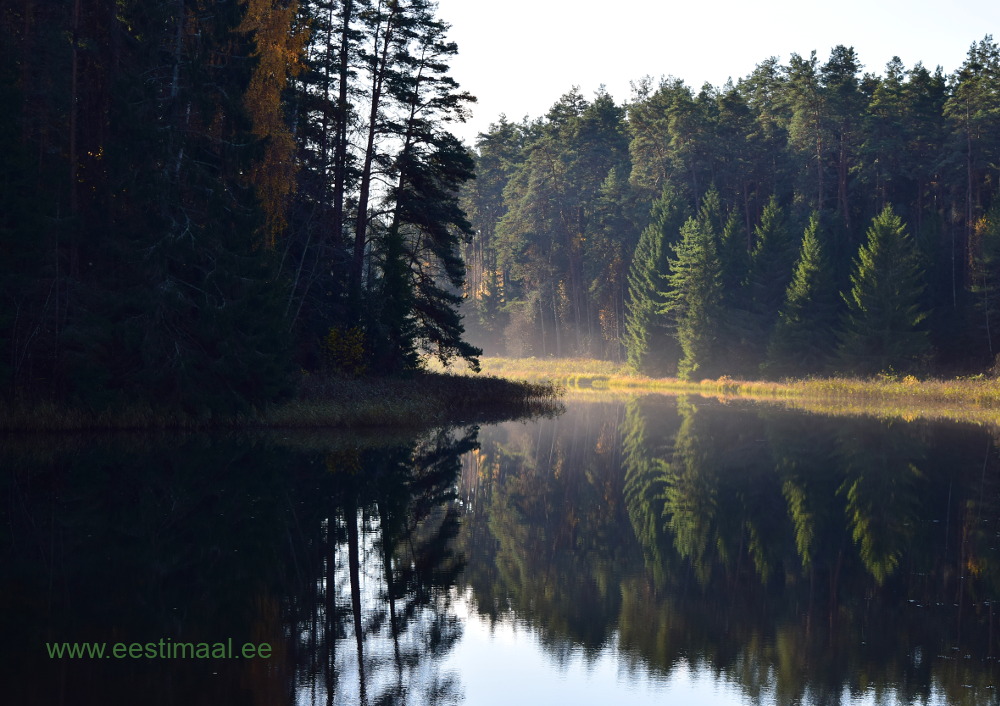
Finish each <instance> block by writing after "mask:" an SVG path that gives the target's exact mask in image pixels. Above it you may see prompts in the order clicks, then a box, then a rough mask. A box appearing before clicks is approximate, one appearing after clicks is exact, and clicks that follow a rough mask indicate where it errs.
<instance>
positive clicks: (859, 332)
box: [463, 36, 1000, 379]
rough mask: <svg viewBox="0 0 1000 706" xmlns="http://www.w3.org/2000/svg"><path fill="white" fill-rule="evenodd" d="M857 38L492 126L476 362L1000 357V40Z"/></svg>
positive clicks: (479, 194) (705, 366)
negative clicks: (933, 56) (951, 61)
mask: <svg viewBox="0 0 1000 706" xmlns="http://www.w3.org/2000/svg"><path fill="white" fill-rule="evenodd" d="M863 69H864V67H863V65H862V64H861V62H860V59H859V57H858V56H857V54H856V53H855V51H854V50H853V49H852V48H849V47H845V46H837V47H834V48H833V50H832V51H831V53H830V55H829V57H828V58H827V59H826V60H825V61H824V60H822V59H821V58H820V57H818V56H817V54H816V53H815V52H813V53H811V54H810V55H809V56H808V57H805V56H800V55H798V54H792V55H791V59H790V61H789V62H788V63H787V65H782V64H781V63H779V60H778V59H775V58H771V59H767V60H765V61H763V62H762V63H760V64H759V65H758V66H757V67H756V68H755V69H754V71H753V72H752V73H751V74H750V75H749V76H746V77H745V78H742V79H740V80H739V81H737V82H735V83H734V82H732V81H729V82H727V83H726V84H725V85H724V86H722V87H713V86H711V85H705V86H704V87H702V88H701V89H700V90H699V91H697V92H695V91H693V90H692V89H691V88H689V87H688V86H686V85H684V83H683V82H682V81H680V80H678V79H675V78H662V79H660V80H659V81H655V80H652V79H648V78H647V79H645V80H642V81H639V82H637V83H635V84H634V95H633V97H632V99H631V101H629V102H628V103H626V104H624V105H619V104H616V102H615V101H614V99H613V98H612V97H611V96H609V95H608V94H607V93H606V92H604V91H603V90H602V91H599V92H598V93H597V94H596V95H595V96H594V97H593V98H592V99H590V100H588V99H586V98H585V97H584V96H583V95H581V94H580V92H579V91H578V90H576V89H574V90H572V91H570V92H569V93H567V94H566V95H564V96H562V97H561V98H560V99H559V100H558V101H557V102H556V103H555V105H553V107H552V108H551V110H550V111H549V112H548V114H547V115H545V116H544V117H543V118H540V119H536V120H529V119H527V118H525V119H524V120H523V121H522V122H520V123H514V122H510V121H508V120H507V119H506V118H501V119H500V120H499V121H498V122H496V123H494V124H493V125H492V126H491V128H490V129H489V131H488V132H486V133H485V134H482V135H480V137H479V140H478V142H477V145H476V147H477V164H476V169H477V174H478V178H477V179H476V181H475V182H471V183H470V184H469V185H468V187H467V189H466V191H465V194H464V197H463V198H464V201H463V203H464V205H465V208H466V210H467V212H468V213H469V214H470V216H471V220H472V223H473V226H474V228H475V230H476V233H477V237H476V238H475V239H474V240H473V241H472V242H471V243H470V244H468V245H466V246H465V256H466V260H467V262H468V266H469V273H468V283H467V291H468V301H467V305H466V306H467V309H466V310H467V311H468V312H469V314H468V316H467V320H468V322H469V323H468V328H469V329H470V334H471V335H472V340H474V341H475V342H476V343H477V344H479V345H482V346H483V347H484V348H485V349H486V350H488V351H500V352H505V353H507V354H509V355H533V356H538V357H544V356H588V357H598V358H605V359H610V360H617V361H625V360H627V361H628V362H629V363H631V364H632V365H633V366H634V367H635V368H637V369H638V370H640V371H642V372H644V373H647V374H653V375H679V376H681V377H685V378H689V379H699V378H708V377H715V376H719V375H738V376H750V377H759V376H762V375H763V376H768V377H782V376H789V375H806V374H827V373H846V374H857V375H870V374H874V373H878V372H924V373H928V372H933V373H937V374H955V373H965V372H974V371H982V370H985V369H987V368H989V367H990V366H991V365H993V364H994V361H995V359H996V355H997V353H998V352H1000V327H998V320H997V313H998V312H1000V296H998V295H1000V262H998V256H1000V199H998V198H997V195H998V187H1000V51H998V47H997V45H996V43H994V41H993V39H992V37H990V36H987V37H986V38H985V39H983V40H982V41H979V42H976V43H974V44H972V46H971V47H970V49H969V52H968V56H967V59H966V61H965V63H964V64H963V65H962V66H961V67H960V68H959V69H958V70H957V71H955V73H953V74H951V75H945V74H944V73H943V70H942V69H941V68H938V69H937V70H935V71H931V70H928V69H927V68H926V67H924V66H923V65H922V64H920V63H917V64H916V65H914V66H913V67H911V68H907V67H906V66H905V65H904V64H903V62H902V61H901V60H900V59H898V58H893V59H892V60H891V61H890V62H889V63H888V64H887V66H886V67H885V70H884V72H883V73H882V74H881V75H876V74H873V73H870V72H864V71H863Z"/></svg>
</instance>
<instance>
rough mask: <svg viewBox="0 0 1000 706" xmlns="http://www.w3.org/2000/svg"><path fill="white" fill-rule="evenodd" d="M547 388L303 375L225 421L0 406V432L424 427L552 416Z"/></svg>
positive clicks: (430, 377)
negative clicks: (275, 397) (289, 389)
mask: <svg viewBox="0 0 1000 706" xmlns="http://www.w3.org/2000/svg"><path fill="white" fill-rule="evenodd" d="M560 393H561V391H560V389H559V387H558V386H557V385H555V384H551V383H545V382H523V381H515V380H510V379H504V378H499V377H495V376H482V377H477V378H472V377H468V376H461V375H444V374H440V373H422V374H419V375H414V376H412V377H409V378H405V379H399V378H330V377H326V378H324V377H318V376H304V377H303V380H302V383H301V385H300V390H299V394H298V395H297V397H296V398H295V399H293V400H291V401H288V402H284V403H281V404H276V405H271V406H268V407H266V408H262V409H251V410H248V411H246V412H242V413H239V414H231V415H221V416H220V415H212V414H210V413H201V414H188V413H184V412H182V411H178V410H164V409H155V408H153V407H149V406H143V405H133V406H131V407H127V408H117V409H110V410H103V411H94V410H88V409H80V408H70V407H65V406H61V405H56V404H50V403H36V404H30V405H15V404H7V405H0V432H23V431H98V430H128V429H143V430H148V429H180V430H196V429H239V428H302V429H305V428H320V427H397V428H400V427H405V428H414V429H417V428H427V427H431V426H437V425H442V424H453V423H462V422H466V423H483V422H491V421H498V420H501V419H510V418H521V417H528V416H534V415H539V414H556V413H558V412H559V411H561V409H562V407H561V405H560V404H559V402H558V398H559V395H560Z"/></svg>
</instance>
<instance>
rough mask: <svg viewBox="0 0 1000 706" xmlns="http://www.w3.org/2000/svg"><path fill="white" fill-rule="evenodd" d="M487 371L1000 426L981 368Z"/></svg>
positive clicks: (530, 365) (512, 364) (993, 393)
mask: <svg viewBox="0 0 1000 706" xmlns="http://www.w3.org/2000/svg"><path fill="white" fill-rule="evenodd" d="M482 363H483V371H484V372H485V373H487V374H490V375H501V376H509V377H511V378H519V379H524V380H533V381H549V382H553V383H556V384H560V385H564V386H565V387H566V388H567V389H568V390H569V391H570V392H571V393H573V392H579V393H587V394H591V393H593V392H594V391H602V390H606V391H622V392H626V391H632V392H663V393H671V394H698V395H704V396H710V397H718V398H721V399H730V398H746V399H755V400H767V401H780V402H782V403H784V404H787V405H789V406H793V407H796V408H801V409H807V410H810V411H817V412H822V413H825V414H838V413H840V414H868V415H874V416H880V417H900V418H907V419H914V418H947V419H954V420H961V421H972V422H977V423H988V424H991V425H997V426H1000V379H996V378H992V377H986V376H974V377H968V378H956V379H948V380H942V379H922V380H921V379H917V378H916V377H913V376H905V377H898V376H897V377H893V376H887V375H882V376H875V377H872V378H844V377H830V378H807V379H801V380H782V381H774V382H772V381H766V380H736V379H733V378H730V377H726V376H724V377H721V378H717V379H714V380H700V381H685V380H678V379H677V378H650V377H645V376H642V375H637V374H635V373H633V372H631V371H630V370H629V369H628V368H627V367H626V366H624V365H619V364H615V363H611V362H608V361H600V360H588V359H562V360H548V359H534V358H526V359H510V358H484V359H483V361H482Z"/></svg>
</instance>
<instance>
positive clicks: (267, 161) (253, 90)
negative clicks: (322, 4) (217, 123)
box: [236, 0, 309, 248]
mask: <svg viewBox="0 0 1000 706" xmlns="http://www.w3.org/2000/svg"><path fill="white" fill-rule="evenodd" d="M242 2H243V4H244V5H246V7H247V10H246V14H245V15H244V17H243V21H242V22H241V23H240V26H239V27H237V28H236V31H237V32H239V33H242V34H253V37H254V44H255V49H254V51H253V56H255V57H257V67H256V68H255V69H254V73H253V76H252V77H251V79H250V85H249V86H248V88H247V92H246V95H244V97H243V104H244V106H245V108H246V110H247V113H248V114H249V115H250V121H251V125H252V130H253V134H254V135H255V136H256V137H257V138H259V139H260V140H262V141H264V142H265V146H264V154H263V157H262V158H261V159H260V161H258V162H257V163H256V164H255V165H254V166H253V167H252V168H251V169H250V182H251V183H252V184H253V186H254V188H255V190H256V192H257V197H258V199H259V200H260V203H261V207H262V208H263V210H264V218H265V223H264V228H263V230H264V239H265V243H266V244H267V247H269V248H271V247H274V244H275V240H276V239H277V236H278V235H279V234H280V233H281V232H282V231H283V230H284V229H285V226H286V225H287V222H286V220H285V207H286V201H287V198H288V196H289V195H290V194H292V193H293V192H294V190H295V173H296V171H297V170H298V165H297V164H296V162H295V149H296V148H295V140H294V139H293V138H292V134H291V131H290V130H289V128H288V125H287V124H286V122H285V115H284V110H283V105H282V99H281V96H282V92H283V91H284V90H285V87H286V85H287V83H288V78H289V77H292V76H297V75H298V74H300V73H301V72H302V71H303V70H304V69H305V68H306V65H305V63H304V62H303V61H302V54H303V50H304V47H305V42H306V39H307V38H308V36H309V33H308V30H307V29H305V28H304V27H297V26H296V24H295V17H296V14H297V12H298V3H297V2H295V1H294V0H293V1H292V2H290V3H289V4H288V5H287V6H285V5H283V3H282V2H281V0H242Z"/></svg>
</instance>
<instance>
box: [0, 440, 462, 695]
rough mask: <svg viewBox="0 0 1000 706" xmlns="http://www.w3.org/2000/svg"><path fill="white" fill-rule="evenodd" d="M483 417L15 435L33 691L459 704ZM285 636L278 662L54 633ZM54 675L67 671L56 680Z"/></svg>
mask: <svg viewBox="0 0 1000 706" xmlns="http://www.w3.org/2000/svg"><path fill="white" fill-rule="evenodd" d="M476 434H477V431H476V430H475V429H471V430H467V431H464V432H460V433H456V432H447V431H441V432H438V433H435V434H432V435H428V436H425V437H422V438H420V439H417V440H413V439H406V438H398V439H379V438H358V437H356V436H350V437H344V436H337V435H332V434H327V435H323V436H309V437H305V436H304V437H301V438H299V437H295V436H294V435H291V434H289V433H287V432H286V433H285V434H284V435H283V436H286V437H289V436H291V437H292V438H284V439H268V438H263V437H261V438H244V437H240V438H221V437H208V436H185V437H179V438H177V439H174V438H164V439H150V438H124V437H114V438H109V439H107V440H106V441H104V442H97V443H95V442H92V441H89V440H75V441H68V440H63V443H64V444H65V448H58V446H57V447H55V448H53V447H51V446H43V447H39V446H37V445H36V446H32V445H27V444H20V445H18V446H17V448H15V447H14V446H13V445H8V447H7V448H3V449H0V457H2V459H3V461H4V462H3V463H2V464H0V465H3V467H4V468H5V469H9V472H8V473H7V474H6V475H5V477H4V479H3V482H4V485H3V486H2V492H3V495H4V497H3V504H2V511H3V513H4V514H3V518H2V520H3V522H2V526H3V528H4V530H3V531H4V533H5V536H4V539H5V541H4V554H3V555H2V557H0V560H2V565H3V566H4V570H3V572H2V574H0V592H2V595H4V596H5V598H6V599H7V600H6V602H5V610H4V612H3V621H2V624H3V626H4V632H5V635H6V636H7V639H9V640H12V641H14V642H15V643H17V644H18V645H20V647H19V649H17V650H15V651H13V652H12V653H11V659H9V660H6V661H5V663H4V665H3V666H2V667H0V683H3V684H5V689H4V695H3V700H4V701H5V702H9V703H20V704H49V703H57V702H60V701H68V702H72V703H78V704H88V703H95V704H97V703H100V704H106V703H125V702H130V703H148V704H165V705H166V704H169V705H171V706H172V705H174V704H181V703H183V704H199V703H205V704H208V703H233V702H237V701H243V702H246V703H267V704H270V705H274V704H280V703H316V704H348V703H350V704H355V703H368V704H425V703H427V704H445V703H456V702H458V701H459V700H460V699H461V694H460V686H459V683H458V681H457V679H456V677H455V676H454V675H449V674H447V673H443V672H442V670H441V668H440V667H439V666H438V665H439V663H440V661H441V658H442V657H443V656H444V655H445V654H446V653H447V652H448V650H450V649H451V648H452V647H453V645H454V644H455V641H456V640H457V639H458V637H459V635H460V625H459V623H458V621H457V619H456V618H455V617H454V616H453V615H452V613H451V611H450V608H449V603H448V601H449V596H450V595H451V589H452V588H453V587H454V586H455V584H456V581H457V578H458V576H459V574H460V572H461V569H462V561H461V560H460V558H459V557H458V556H456V555H455V554H454V552H453V549H452V543H453V540H454V538H455V536H456V534H457V532H458V510H457V508H456V507H455V506H454V504H453V503H452V502H451V500H452V499H453V497H454V485H455V480H456V478H457V475H458V470H459V467H460V458H461V455H462V454H463V453H466V452H468V451H469V450H470V449H472V448H474V447H475V445H476ZM160 638H169V639H171V640H174V641H190V642H210V643H214V642H218V641H225V640H227V639H228V638H232V639H233V642H234V644H236V645H242V644H243V643H244V642H248V641H253V642H255V643H257V642H268V643H269V644H270V646H271V648H272V656H271V657H270V658H269V659H266V660H265V659H256V660H239V659H234V660H184V659H177V660H167V659H156V660H151V659H141V660H125V661H124V662H122V661H118V660H90V659H87V660H69V659H64V660H49V659H48V658H47V656H46V653H45V648H44V642H45V641H53V640H54V641H88V642H96V641H108V642H116V641H123V642H143V643H144V642H147V641H155V640H159V639H160ZM53 675H59V676H58V678H53Z"/></svg>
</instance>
